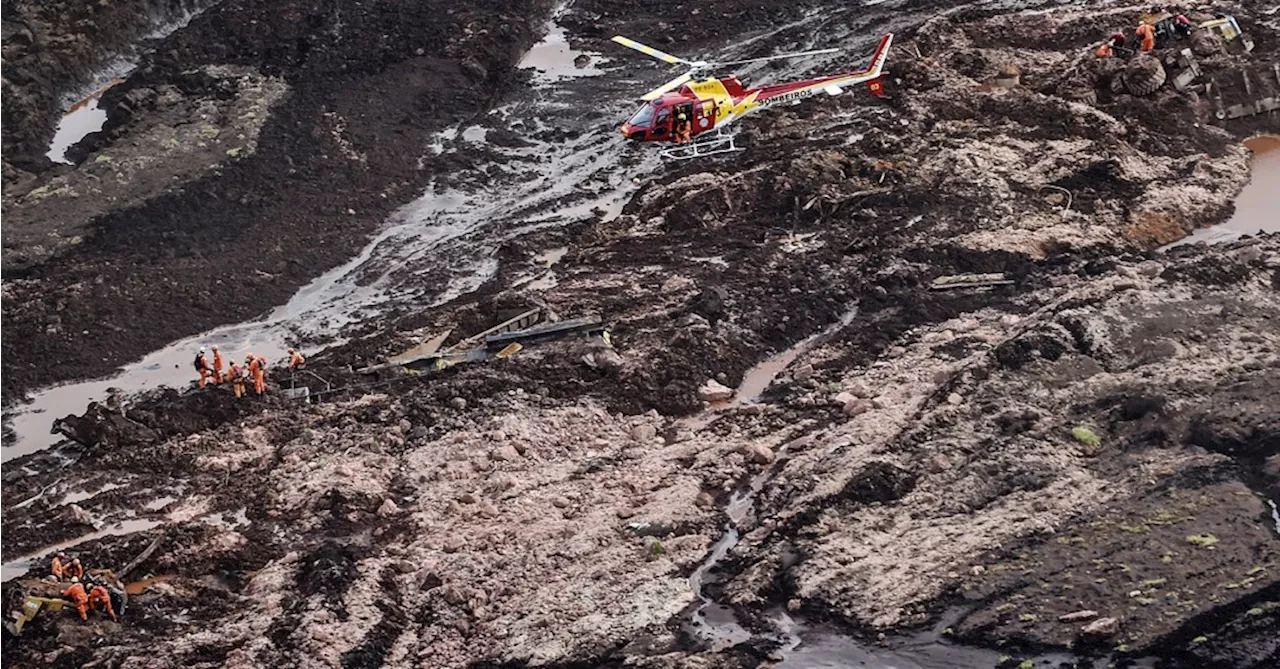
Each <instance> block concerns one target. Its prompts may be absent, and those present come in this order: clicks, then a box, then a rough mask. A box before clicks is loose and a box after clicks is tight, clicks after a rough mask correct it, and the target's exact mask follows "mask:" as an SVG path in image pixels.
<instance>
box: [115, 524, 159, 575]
mask: <svg viewBox="0 0 1280 669" xmlns="http://www.w3.org/2000/svg"><path fill="white" fill-rule="evenodd" d="M168 534H169V533H168V531H164V532H161V533H160V536H158V537H156V540H155V541H153V542H151V545H150V546H147V550H145V551H142V553H140V554H139V555H138V557H136V558H133V561H132V562H130V563H129V564H127V565H125V566H124V569H121V570H120V573H118V574H116V578H118V579H120V581H121V582H123V581H124V577H125V576H127V575H128V574H129V572H131V571H133V568H134V567H136V566H138V565H140V564H142V562H143V561H144V560H146V559H147V558H149V557H151V554H152V553H154V552H156V549H157V548H159V547H160V542H161V541H164V538H165V537H166V536H167V535H168Z"/></svg>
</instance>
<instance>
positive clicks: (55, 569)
mask: <svg viewBox="0 0 1280 669" xmlns="http://www.w3.org/2000/svg"><path fill="white" fill-rule="evenodd" d="M49 573H51V574H53V575H54V576H56V577H58V578H62V574H63V573H64V570H63V567H62V560H59V559H58V556H56V555H55V556H53V562H51V563H49Z"/></svg>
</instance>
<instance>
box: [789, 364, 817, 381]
mask: <svg viewBox="0 0 1280 669" xmlns="http://www.w3.org/2000/svg"><path fill="white" fill-rule="evenodd" d="M791 378H793V379H795V380H797V381H808V380H809V379H811V378H813V365H809V364H805V365H800V366H799V367H796V370H795V371H794V372H792V373H791Z"/></svg>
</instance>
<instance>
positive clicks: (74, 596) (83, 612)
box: [62, 578, 89, 620]
mask: <svg viewBox="0 0 1280 669" xmlns="http://www.w3.org/2000/svg"><path fill="white" fill-rule="evenodd" d="M62 597H63V598H64V599H70V600H71V601H73V602H75V604H76V608H77V609H79V610H80V619H81V620H88V619H89V594H88V593H86V592H85V591H84V584H82V583H81V582H80V579H78V578H72V579H71V587H69V588H67V589H66V590H63V591H62Z"/></svg>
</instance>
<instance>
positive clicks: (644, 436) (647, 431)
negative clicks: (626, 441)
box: [631, 423, 658, 444]
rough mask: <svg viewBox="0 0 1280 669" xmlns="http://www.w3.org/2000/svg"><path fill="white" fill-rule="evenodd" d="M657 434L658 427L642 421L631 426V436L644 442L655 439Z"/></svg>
mask: <svg viewBox="0 0 1280 669" xmlns="http://www.w3.org/2000/svg"><path fill="white" fill-rule="evenodd" d="M656 436H658V428H656V427H654V426H652V425H649V424H648V423H641V424H640V425H637V426H635V427H633V428H631V438H632V439H634V440H636V441H638V442H640V443H642V444H645V443H648V442H650V441H653V438H654V437H656Z"/></svg>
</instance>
